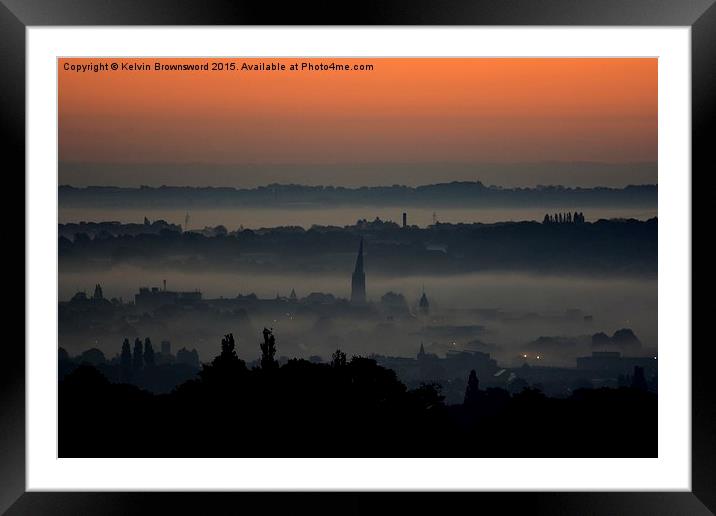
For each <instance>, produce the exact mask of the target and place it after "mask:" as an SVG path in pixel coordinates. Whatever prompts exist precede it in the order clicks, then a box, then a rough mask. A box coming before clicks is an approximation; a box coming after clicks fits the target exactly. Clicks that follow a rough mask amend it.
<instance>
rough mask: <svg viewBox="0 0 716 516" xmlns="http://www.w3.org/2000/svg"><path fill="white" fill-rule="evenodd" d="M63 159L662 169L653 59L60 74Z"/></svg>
mask: <svg viewBox="0 0 716 516" xmlns="http://www.w3.org/2000/svg"><path fill="white" fill-rule="evenodd" d="M122 61H124V62H144V63H148V64H150V65H152V66H153V63H154V62H155V61H157V60H156V59H67V60H64V59H62V60H60V61H59V145H60V147H59V159H60V161H64V162H84V163H112V164H122V163H196V162H200V163H215V164H297V165H306V164H329V163H330V164H354V163H396V162H400V163H418V162H448V163H451V162H452V163H473V162H502V163H506V162H510V163H514V162H538V161H603V162H616V163H624V162H635V161H650V162H655V161H656V159H657V60H656V59H613V58H612V59H551V58H550V59H534V58H531V59H410V58H407V59H406V58H401V59H377V58H376V59H373V58H371V59H333V58H326V59H311V60H300V59H295V58H287V59H278V60H276V59H231V60H228V59H222V60H216V59H210V60H207V59H162V60H159V61H161V62H165V63H204V62H206V61H210V62H214V61H223V62H230V61H233V62H236V63H237V66H240V65H241V63H243V62H246V63H250V64H257V63H261V62H280V63H283V64H286V65H287V67H288V66H290V65H291V64H293V63H297V62H298V63H301V62H304V61H310V62H314V63H319V62H324V63H330V62H335V63H339V64H355V63H371V64H373V65H374V70H373V71H350V72H331V71H319V72H309V71H283V72H254V71H251V72H249V71H243V72H242V71H233V72H227V71H194V72H177V71H154V70H152V71H147V72H144V71H121V70H118V71H103V72H98V73H93V72H85V73H79V72H74V71H65V70H64V66H65V63H70V64H82V63H84V64H86V63H90V62H94V63H113V62H116V63H121V62H122Z"/></svg>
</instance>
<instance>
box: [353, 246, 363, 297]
mask: <svg viewBox="0 0 716 516" xmlns="http://www.w3.org/2000/svg"><path fill="white" fill-rule="evenodd" d="M365 303H366V296H365V272H364V271H363V238H362V237H361V239H360V246H359V247H358V257H357V258H356V267H355V270H354V271H353V277H352V278H351V304H353V305H364V304H365Z"/></svg>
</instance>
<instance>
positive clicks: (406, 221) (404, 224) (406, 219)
mask: <svg viewBox="0 0 716 516" xmlns="http://www.w3.org/2000/svg"><path fill="white" fill-rule="evenodd" d="M403 227H404V228H407V227H408V214H407V213H405V212H403Z"/></svg>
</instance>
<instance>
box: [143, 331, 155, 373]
mask: <svg viewBox="0 0 716 516" xmlns="http://www.w3.org/2000/svg"><path fill="white" fill-rule="evenodd" d="M144 365H146V366H147V367H153V366H154V348H153V347H152V341H151V340H149V337H147V338H146V339H144Z"/></svg>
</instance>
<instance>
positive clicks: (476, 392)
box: [463, 369, 480, 405]
mask: <svg viewBox="0 0 716 516" xmlns="http://www.w3.org/2000/svg"><path fill="white" fill-rule="evenodd" d="M479 397H480V380H478V379H477V373H476V372H475V370H474V369H473V370H471V371H470V376H469V377H468V378H467V388H466V389H465V400H464V401H463V404H464V405H475V403H477V401H478V399H479Z"/></svg>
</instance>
